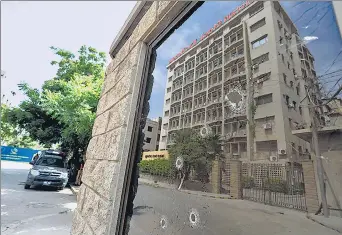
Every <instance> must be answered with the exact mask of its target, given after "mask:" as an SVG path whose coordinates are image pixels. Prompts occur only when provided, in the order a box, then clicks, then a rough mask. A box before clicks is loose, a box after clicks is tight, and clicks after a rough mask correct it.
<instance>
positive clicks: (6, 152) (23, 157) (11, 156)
mask: <svg viewBox="0 0 342 235" xmlns="http://www.w3.org/2000/svg"><path fill="white" fill-rule="evenodd" d="M38 151H39V150H35V149H30V148H17V147H12V146H1V160H8V161H18V162H30V161H31V160H32V157H33V155H34V154H35V153H37V152H38Z"/></svg>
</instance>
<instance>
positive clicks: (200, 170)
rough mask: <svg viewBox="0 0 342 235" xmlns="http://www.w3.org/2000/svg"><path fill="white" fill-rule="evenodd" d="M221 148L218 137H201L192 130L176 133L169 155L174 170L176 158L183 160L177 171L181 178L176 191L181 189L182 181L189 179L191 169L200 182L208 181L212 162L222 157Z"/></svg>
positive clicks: (210, 135) (211, 135)
mask: <svg viewBox="0 0 342 235" xmlns="http://www.w3.org/2000/svg"><path fill="white" fill-rule="evenodd" d="M221 146H222V143H221V141H220V137H219V136H218V135H213V134H209V135H207V136H205V137H202V136H200V135H199V134H198V133H197V132H196V131H195V130H193V129H182V130H179V131H177V132H176V133H175V135H174V143H173V144H172V145H171V147H170V148H169V154H170V158H171V161H172V162H173V165H174V166H175V169H176V161H177V158H179V157H180V158H181V159H182V160H183V167H182V168H181V169H179V170H178V172H179V174H180V177H181V182H180V184H179V187H178V189H181V187H182V184H183V182H184V180H187V179H188V178H189V175H190V171H191V169H194V170H195V172H196V174H197V176H198V178H199V179H200V180H201V181H208V179H209V172H210V171H211V165H212V161H213V160H214V159H215V158H218V159H220V158H221V157H222V150H221Z"/></svg>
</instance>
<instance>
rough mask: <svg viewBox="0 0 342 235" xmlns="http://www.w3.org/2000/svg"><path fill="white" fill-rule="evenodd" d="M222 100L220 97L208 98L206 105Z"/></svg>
mask: <svg viewBox="0 0 342 235" xmlns="http://www.w3.org/2000/svg"><path fill="white" fill-rule="evenodd" d="M222 101H223V99H222V97H219V98H212V99H209V98H208V105H211V104H217V103H221V102H222Z"/></svg>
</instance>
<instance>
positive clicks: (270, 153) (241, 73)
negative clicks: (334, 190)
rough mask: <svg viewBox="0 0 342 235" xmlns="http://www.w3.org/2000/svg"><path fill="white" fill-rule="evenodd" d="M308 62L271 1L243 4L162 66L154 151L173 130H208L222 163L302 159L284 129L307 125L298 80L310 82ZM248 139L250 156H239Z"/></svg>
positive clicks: (300, 146)
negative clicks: (219, 145) (218, 144)
mask: <svg viewBox="0 0 342 235" xmlns="http://www.w3.org/2000/svg"><path fill="white" fill-rule="evenodd" d="M313 62H314V58H313V56H312V55H311V53H310V52H309V50H308V49H307V47H306V46H305V45H304V44H302V43H301V40H300V38H299V35H298V32H297V29H296V27H295V26H294V24H293V22H292V21H291V19H290V18H289V17H288V15H287V14H286V12H285V11H284V9H283V8H282V7H281V5H280V4H279V3H278V2H252V3H250V4H244V7H241V8H240V11H236V12H235V13H234V14H233V15H232V14H231V16H230V17H226V18H225V22H224V23H222V21H219V22H218V23H217V24H216V25H215V26H214V27H213V29H212V30H210V31H209V32H208V33H207V34H204V35H203V36H202V37H201V39H200V40H198V41H197V42H196V41H195V42H193V43H192V44H191V46H190V47H188V48H187V49H186V50H183V51H182V52H181V53H179V54H178V55H177V56H176V58H173V59H172V60H171V61H170V63H169V65H168V67H167V68H168V77H167V85H166V91H165V103H164V109H163V112H164V114H163V122H162V130H161V136H162V137H161V140H160V146H159V149H161V150H163V149H167V148H168V146H170V145H171V144H172V137H173V133H174V132H175V131H177V130H179V129H182V128H193V129H197V130H200V128H202V127H203V126H208V127H210V129H211V130H212V132H214V133H217V134H220V135H221V136H222V138H223V139H224V140H225V147H224V150H225V155H226V156H227V157H232V158H239V159H241V160H245V161H247V160H268V161H288V160H291V159H293V160H296V159H298V158H301V159H303V158H306V157H308V156H307V154H306V153H308V149H309V146H308V143H307V142H305V141H303V140H301V139H300V138H298V137H296V136H294V135H292V133H291V129H296V128H299V127H300V126H305V125H307V123H309V120H310V119H309V111H308V108H307V102H308V100H307V99H305V97H306V92H305V87H304V85H305V84H306V81H307V80H305V79H304V78H306V79H312V78H314V79H315V76H316V72H315V69H314V65H313ZM247 78H251V81H253V84H254V86H250V87H251V88H250V89H251V93H250V94H254V100H255V104H256V105H257V107H256V109H255V112H251V113H254V114H253V115H254V122H255V125H254V126H253V127H249V124H248V122H247V113H248V111H249V109H253V107H252V106H251V105H249V103H246V99H244V102H241V101H242V100H243V99H242V98H246V96H247V95H248V93H249V89H248V88H249V87H248V85H247ZM312 91H313V93H315V90H314V89H312ZM313 99H315V97H313ZM249 128H251V129H249ZM250 133H251V134H250ZM252 135H253V136H255V137H254V146H253V147H254V152H255V154H254V156H253V157H251V155H252V154H249V151H247V149H248V145H247V138H249V137H250V136H252ZM252 138H253V137H252Z"/></svg>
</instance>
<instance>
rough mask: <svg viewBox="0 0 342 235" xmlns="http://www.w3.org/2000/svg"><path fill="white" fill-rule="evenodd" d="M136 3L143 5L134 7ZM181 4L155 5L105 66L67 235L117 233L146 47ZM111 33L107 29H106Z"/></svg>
mask: <svg viewBox="0 0 342 235" xmlns="http://www.w3.org/2000/svg"><path fill="white" fill-rule="evenodd" d="M137 4H142V3H141V2H138V3H137ZM185 4H186V2H177V1H160V2H159V1H158V2H157V1H155V2H152V3H148V4H147V5H146V6H149V8H148V10H147V11H146V12H145V13H144V15H143V16H142V17H141V18H140V20H139V19H137V21H138V23H137V25H136V26H135V28H134V29H133V31H132V33H131V34H130V36H129V37H128V38H123V39H122V40H125V41H122V44H123V45H122V47H121V48H120V49H119V50H118V52H117V53H116V54H115V55H112V58H113V59H112V61H111V62H110V64H109V65H108V67H107V69H106V73H105V81H104V85H103V88H102V93H101V97H100V100H99V103H98V107H97V113H96V119H95V123H94V126H93V132H92V138H91V140H90V142H89V145H88V148H87V153H86V162H85V167H84V172H83V177H82V182H83V184H82V186H81V188H80V191H79V194H78V197H77V208H76V210H75V212H74V218H73V225H72V231H71V234H73V235H76V234H82V235H88V234H89V235H90V234H91V235H93V234H96V235H102V234H116V233H117V231H118V226H119V222H118V220H119V218H120V213H121V209H120V206H121V202H122V200H123V198H122V197H123V195H122V192H123V188H124V186H127V182H125V177H126V174H127V167H128V164H129V162H130V158H131V157H132V156H134V154H131V155H130V154H129V152H130V147H131V146H130V144H131V142H132V136H133V131H135V130H133V127H134V122H135V119H136V111H137V110H138V108H139V104H138V103H139V91H140V89H141V84H142V83H141V82H142V77H143V71H144V66H145V60H146V58H147V57H146V53H147V44H148V43H150V41H149V40H152V39H154V38H155V37H156V36H157V35H159V34H160V33H161V31H162V30H163V28H162V27H161V26H163V25H168V24H169V23H170V20H171V19H173V18H175V17H176V16H177V14H178V13H179V9H181V8H182V7H183V6H185ZM108 28H110V27H108Z"/></svg>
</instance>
